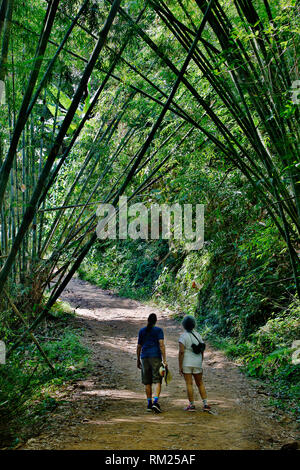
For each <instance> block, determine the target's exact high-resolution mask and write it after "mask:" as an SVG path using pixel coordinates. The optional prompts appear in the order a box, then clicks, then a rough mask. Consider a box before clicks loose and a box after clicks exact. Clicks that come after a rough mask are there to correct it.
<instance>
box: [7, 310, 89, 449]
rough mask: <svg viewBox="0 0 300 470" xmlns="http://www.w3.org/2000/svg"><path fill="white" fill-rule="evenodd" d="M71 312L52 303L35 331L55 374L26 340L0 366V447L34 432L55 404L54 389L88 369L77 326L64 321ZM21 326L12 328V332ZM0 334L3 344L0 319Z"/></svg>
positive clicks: (10, 337)
mask: <svg viewBox="0 0 300 470" xmlns="http://www.w3.org/2000/svg"><path fill="white" fill-rule="evenodd" d="M73 315H74V314H73V312H72V310H71V308H70V307H69V306H68V305H67V304H66V303H63V302H57V303H56V304H55V305H54V307H53V308H52V310H51V313H50V316H49V317H48V318H47V322H44V323H43V324H42V325H41V326H40V327H39V328H38V329H37V330H36V331H35V336H36V338H37V339H38V341H39V343H40V345H41V346H42V348H43V350H44V351H45V353H46V355H47V357H48V359H49V361H50V362H51V364H52V366H53V367H54V369H55V373H53V372H52V371H51V370H50V368H49V366H48V365H47V364H46V362H45V360H44V358H43V357H42V356H41V354H40V352H39V351H38V349H37V347H36V345H35V344H34V343H33V342H32V341H30V340H27V341H25V342H24V343H22V345H21V346H19V347H18V348H17V349H16V350H15V351H13V353H12V354H11V355H10V356H9V358H8V359H7V361H6V364H2V365H0V448H14V447H16V446H18V444H19V443H21V442H23V441H24V440H26V438H27V437H28V436H32V435H35V434H36V433H38V432H39V430H40V429H41V427H42V426H43V422H44V419H45V416H47V414H48V413H50V412H52V411H53V410H54V409H55V408H56V407H57V406H58V405H59V403H60V401H59V399H58V398H57V397H56V394H55V392H56V391H57V390H58V389H59V388H60V387H61V386H62V385H64V384H67V383H68V382H70V381H73V380H78V379H82V378H84V377H85V376H86V374H87V372H88V371H89V369H90V363H89V351H88V350H87V348H86V347H84V346H83V345H82V343H81V340H80V338H81V336H82V330H81V329H79V328H77V327H74V326H71V325H70V318H71V317H72V316H73ZM21 331H22V328H19V330H18V331H17V332H16V331H15V330H14V335H13V337H15V335H17V334H20V333H21ZM1 337H2V338H5V341H6V346H7V348H9V346H10V344H12V343H13V337H12V334H11V331H10V330H9V329H8V328H7V327H5V325H3V324H2V327H1Z"/></svg>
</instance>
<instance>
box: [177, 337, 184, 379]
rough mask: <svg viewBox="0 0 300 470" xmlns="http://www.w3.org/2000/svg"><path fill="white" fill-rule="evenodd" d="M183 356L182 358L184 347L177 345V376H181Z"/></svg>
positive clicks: (180, 344)
mask: <svg viewBox="0 0 300 470" xmlns="http://www.w3.org/2000/svg"><path fill="white" fill-rule="evenodd" d="M183 356H184V345H183V344H182V343H179V354H178V363H179V374H180V375H183V370H182V368H183Z"/></svg>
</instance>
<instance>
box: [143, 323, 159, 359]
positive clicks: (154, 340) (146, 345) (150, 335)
mask: <svg viewBox="0 0 300 470" xmlns="http://www.w3.org/2000/svg"><path fill="white" fill-rule="evenodd" d="M160 339H164V332H163V330H162V329H161V328H159V327H158V326H153V327H152V328H151V330H150V331H147V327H146V326H145V327H144V328H142V329H141V330H140V331H139V338H138V344H140V345H141V346H142V351H141V359H143V358H144V357H159V358H160V359H161V351H160V347H159V340H160Z"/></svg>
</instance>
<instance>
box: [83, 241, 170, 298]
mask: <svg viewBox="0 0 300 470" xmlns="http://www.w3.org/2000/svg"><path fill="white" fill-rule="evenodd" d="M167 250H168V245H167V243H166V242H164V241H160V242H151V243H146V242H144V241H134V240H124V241H118V242H116V243H114V242H112V243H111V244H110V246H109V247H107V248H106V249H105V251H104V252H103V251H102V250H101V248H100V247H99V248H98V246H97V245H96V246H95V248H94V249H93V250H92V251H91V252H90V254H89V255H88V257H87V259H86V260H85V261H84V262H83V264H82V266H81V267H80V269H79V275H80V277H81V278H82V279H85V280H87V281H90V282H93V283H94V284H97V285H98V286H100V287H102V288H103V289H113V290H115V291H116V292H117V293H118V294H119V295H121V296H123V297H131V298H134V299H146V298H149V297H150V296H151V294H152V291H153V287H154V283H155V280H156V279H157V277H158V276H159V274H160V272H161V270H162V267H161V266H158V265H159V261H160V260H161V259H162V258H163V257H164V256H165V254H166V253H167Z"/></svg>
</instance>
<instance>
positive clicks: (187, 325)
mask: <svg viewBox="0 0 300 470" xmlns="http://www.w3.org/2000/svg"><path fill="white" fill-rule="evenodd" d="M182 326H183V328H184V329H185V330H186V331H192V330H193V329H194V328H195V326H196V321H195V318H194V317H193V316H192V315H186V316H185V317H184V319H183V320H182Z"/></svg>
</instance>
